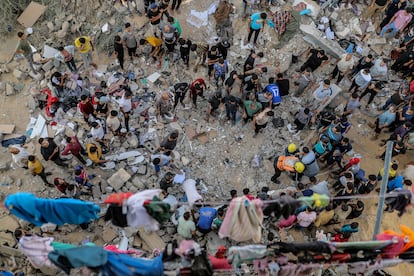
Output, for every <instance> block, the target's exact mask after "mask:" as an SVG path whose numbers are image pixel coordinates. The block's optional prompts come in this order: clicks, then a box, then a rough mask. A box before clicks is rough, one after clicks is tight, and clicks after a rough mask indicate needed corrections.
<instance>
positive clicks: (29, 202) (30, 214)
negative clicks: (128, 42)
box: [5, 193, 100, 226]
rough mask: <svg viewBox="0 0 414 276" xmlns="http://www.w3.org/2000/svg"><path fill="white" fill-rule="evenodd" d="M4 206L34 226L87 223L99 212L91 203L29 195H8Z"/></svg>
mask: <svg viewBox="0 0 414 276" xmlns="http://www.w3.org/2000/svg"><path fill="white" fill-rule="evenodd" d="M5 206H6V208H7V209H8V210H9V211H10V212H11V213H12V214H13V215H15V216H16V217H18V218H21V219H23V220H25V221H28V222H30V223H33V224H34V225H36V226H42V225H43V224H44V223H48V222H50V223H54V224H56V225H63V224H65V223H68V224H77V225H79V224H83V223H89V222H90V221H91V220H95V219H98V212H99V211H100V208H99V206H98V205H96V204H94V203H92V202H86V201H82V200H78V199H69V198H58V199H44V198H37V197H35V196H34V195H33V194H30V193H16V194H12V195H8V196H7V197H6V200H5Z"/></svg>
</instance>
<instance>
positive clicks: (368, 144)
mask: <svg viewBox="0 0 414 276" xmlns="http://www.w3.org/2000/svg"><path fill="white" fill-rule="evenodd" d="M207 4H208V3H205V2H204V3H199V4H198V7H199V8H200V10H202V9H205V8H207V7H208V5H207ZM189 7H193V2H191V1H187V2H184V3H183V9H182V12H181V14H177V13H176V14H174V16H176V17H177V18H179V19H180V22H181V24H182V27H183V36H184V37H186V36H188V37H192V38H194V40H195V41H198V40H201V38H202V37H203V36H204V35H205V34H206V33H209V32H208V31H206V30H204V31H203V32H200V31H197V30H195V29H194V28H193V27H191V26H190V25H188V24H187V23H186V22H185V14H186V12H187V11H188V9H189ZM135 17H136V16H135ZM132 20H134V19H132ZM234 24H235V29H237V30H239V31H240V32H245V30H244V28H243V27H244V26H245V25H244V23H243V22H242V21H241V19H240V17H238V18H236V19H235V22H234ZM1 42H2V47H1V49H0V61H3V60H6V59H8V58H9V55H10V53H11V52H12V51H13V49H14V46H15V43H16V39H15V38H14V37H11V38H8V39H5V38H2V41H1ZM235 47H237V46H235ZM243 60H244V59H243ZM105 62H107V60H106V61H105V60H101V63H102V64H104V63H105ZM239 62H240V61H239ZM241 62H243V61H241ZM8 80H10V81H13V82H15V81H16V80H15V79H14V77H13V76H12V74H3V75H2V76H1V79H0V81H8ZM173 81H175V80H173ZM27 94H28V92H27V91H26V92H23V93H22V94H19V95H13V96H4V94H2V95H1V96H0V110H1V116H0V123H13V124H15V125H16V130H15V133H24V132H25V128H26V125H27V123H28V121H29V118H30V115H29V113H28V108H27V106H26V101H27V100H26V96H27ZM343 101H344V102H345V99H343ZM285 104H287V103H285ZM282 107H283V105H282ZM286 107H287V108H288V109H289V107H288V106H285V107H284V108H286ZM279 115H280V114H279ZM179 117H180V118H182V120H184V119H187V121H189V122H190V123H188V124H192V123H191V120H192V119H197V120H201V118H200V116H199V115H197V114H196V115H194V114H191V111H179ZM358 118H361V119H365V120H372V118H366V116H364V115H362V114H357V115H355V116H354V120H353V127H352V129H351V131H350V133H349V137H350V139H352V140H353V145H354V148H355V151H356V152H357V153H360V154H361V155H362V167H363V168H364V170H365V171H366V172H367V173H368V174H370V173H374V174H376V173H377V172H378V170H379V168H380V167H381V166H382V162H381V160H379V159H376V158H375V156H376V155H378V154H379V152H380V150H379V146H378V141H376V142H373V141H371V140H370V139H369V138H370V137H369V136H367V135H366V132H364V131H360V130H361V128H365V126H364V125H361V126H359V125H358V122H357V121H356V120H357V119H358ZM180 122H181V121H180ZM182 122H183V123H184V121H182ZM208 126H210V127H213V128H217V129H218V136H217V137H218V138H217V139H216V140H215V141H211V142H210V144H212V143H215V144H216V145H217V146H215V147H213V146H209V147H207V148H203V147H200V146H197V145H194V144H195V143H193V146H194V147H195V149H194V152H193V153H194V156H195V158H194V159H195V161H194V162H193V163H194V165H193V166H192V175H194V176H196V177H203V176H205V177H206V178H207V179H214V178H215V177H214V176H213V175H207V174H214V175H218V176H221V179H219V178H217V180H216V181H214V183H208V184H209V185H210V186H212V187H219V186H220V185H225V187H224V189H223V188H220V189H221V191H220V189H219V188H217V189H218V190H217V193H216V196H217V197H219V198H222V197H227V196H228V194H227V193H225V192H223V190H224V191H228V190H229V189H230V188H233V187H234V188H236V189H237V190H239V191H241V189H242V188H244V187H246V186H248V187H250V188H251V190H252V191H256V190H258V189H259V188H260V187H261V186H263V185H266V184H267V185H269V186H270V188H271V189H276V188H278V187H276V186H275V185H273V184H270V183H269V182H267V181H268V180H267V179H268V177H267V176H268V175H269V174H270V173H271V171H269V170H268V168H267V169H266V168H265V169H262V170H258V171H257V172H258V173H256V175H252V174H251V170H250V171H244V170H241V169H240V168H241V167H243V166H246V163H247V164H249V163H250V161H251V159H252V157H253V156H254V154H256V153H258V152H261V153H264V152H269V150H270V152H272V151H273V152H275V151H276V152H281V151H282V150H283V148H282V147H280V148H276V149H265V150H263V145H266V146H269V143H266V142H267V140H268V139H280V134H279V133H280V132H279V131H278V130H275V129H273V128H268V129H267V130H266V131H265V134H264V135H260V136H259V137H258V138H256V139H255V140H254V139H253V138H252V132H253V131H252V130H251V129H250V128H242V127H240V126H239V127H233V128H230V127H228V126H226V125H225V126H221V125H219V124H218V123H217V122H213V123H209V124H208ZM238 134H244V135H245V136H244V138H243V139H242V141H241V142H240V143H234V136H235V135H238ZM223 136H225V137H224V138H221V137H223ZM301 136H302V137H301V138H294V139H291V138H289V137H286V139H285V141H280V144H283V145H287V144H288V143H289V142H290V141H293V142H296V143H298V144H301V141H303V140H304V139H306V138H307V137H306V133H302V135H301ZM387 136H388V134H383V135H382V137H384V138H385V137H387ZM35 144H37V143H35ZM36 148H37V145H36ZM179 151H180V152H181V151H186V152H188V145H187V144H186V143H184V144H183V145H181V146H180V147H179ZM190 152H191V151H190ZM0 153H1V155H0V161H2V160H11V158H10V156H9V154H8V153H7V151H6V149H5V148H2V149H0ZM197 158H198V159H199V160H198V161H197V160H196V159H197ZM203 158H212V159H213V160H214V161H215V164H216V166H215V167H209V168H205V167H203V162H201V161H200V159H203ZM224 158H229V160H232V161H234V163H235V166H234V167H228V166H224V165H223V163H222V161H223V160H224ZM396 159H397V160H399V161H400V164H401V167H403V164H405V163H406V162H408V161H411V160H412V152H409V153H407V154H406V155H405V156H402V157H397V158H396ZM48 166H51V167H53V172H55V173H63V172H61V169H59V168H55V167H54V165H49V164H48ZM7 176H10V177H11V178H12V179H14V182H13V183H11V184H9V185H6V184H3V185H1V186H0V191H1V192H4V193H6V194H7V193H14V192H16V191H33V192H41V191H44V190H43V187H42V184H39V181H38V179H37V180H34V179H33V178H32V176H31V175H30V174H29V173H28V172H27V171H24V170H21V169H18V170H9V171H7V172H2V173H1V178H0V179H1V182H2V183H5V182H6V181H7V180H8V178H7ZM326 176H327V175H326V174H325V175H322V176H321V177H320V179H323V178H325V177H326ZM103 177H104V175H103ZM18 179H21V186H19V185H16V183H17V182H18ZM255 188H256V189H255ZM46 194H49V193H47V192H46ZM368 202H369V204H368V205H366V211H365V212H364V214H363V216H362V217H361V218H360V219H359V220H358V221H359V222H360V225H361V226H360V229H361V231H360V233H359V234H358V235H356V236H355V238H354V240H368V239H371V238H372V232H373V227H374V224H375V215H376V205H375V203H376V199H370V200H368V201H367V203H368ZM401 223H402V224H405V225H407V226H409V227H411V228H412V229H414V215H413V214H412V212H411V211H410V212H408V213H407V214H405V215H404V216H403V217H402V218H398V217H397V215H396V214H395V213H392V214H390V213H384V216H383V220H382V230H384V229H392V230H396V231H398V225H399V224H401ZM1 227H2V229H5V228H7V225H2V226H1ZM89 235H91V233H88V232H85V231H76V232H73V233H71V234H70V235H68V237H66V239H67V240H69V241H81V240H83V239H84V238H86V237H87V236H89ZM97 235H99V234H97ZM69 236H73V237H69ZM295 236H296V235H295ZM388 271H389V272H390V273H391V274H392V275H411V274H412V273H413V272H414V267H413V266H412V265H407V264H403V265H400V266H398V267H396V268H392V269H389V270H388Z"/></svg>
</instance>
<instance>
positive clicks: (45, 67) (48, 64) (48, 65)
mask: <svg viewBox="0 0 414 276" xmlns="http://www.w3.org/2000/svg"><path fill="white" fill-rule="evenodd" d="M52 68H53V60H49V61H48V62H46V63H45V64H43V66H42V69H43V71H45V72H47V71H50V70H52Z"/></svg>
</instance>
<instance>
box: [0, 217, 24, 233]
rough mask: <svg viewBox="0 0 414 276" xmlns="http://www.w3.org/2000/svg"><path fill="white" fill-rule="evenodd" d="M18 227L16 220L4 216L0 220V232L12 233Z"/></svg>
mask: <svg viewBox="0 0 414 276" xmlns="http://www.w3.org/2000/svg"><path fill="white" fill-rule="evenodd" d="M19 227H20V225H19V223H18V221H17V220H16V219H14V217H12V216H5V217H2V218H0V231H3V230H11V231H14V230H16V229H17V228H19Z"/></svg>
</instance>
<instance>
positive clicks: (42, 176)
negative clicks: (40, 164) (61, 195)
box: [36, 168, 50, 185]
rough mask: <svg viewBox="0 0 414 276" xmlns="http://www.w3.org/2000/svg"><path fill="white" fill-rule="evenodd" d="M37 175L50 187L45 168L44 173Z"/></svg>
mask: <svg viewBox="0 0 414 276" xmlns="http://www.w3.org/2000/svg"><path fill="white" fill-rule="evenodd" d="M36 175H38V176H40V178H41V179H42V180H43V182H44V183H45V184H46V185H49V184H50V183H49V181H47V176H46V172H45V168H43V169H42V171H41V172H40V173H38V174H36Z"/></svg>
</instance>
